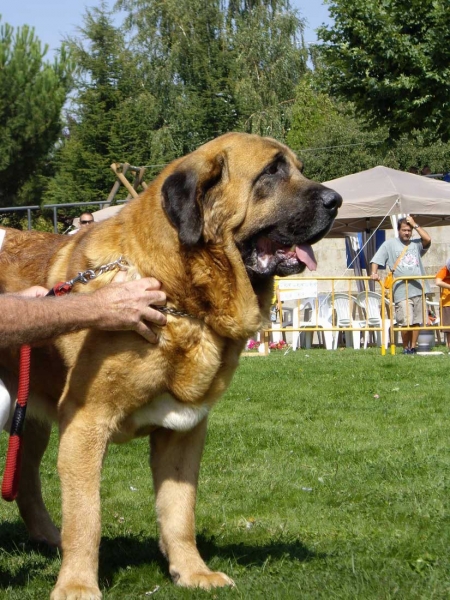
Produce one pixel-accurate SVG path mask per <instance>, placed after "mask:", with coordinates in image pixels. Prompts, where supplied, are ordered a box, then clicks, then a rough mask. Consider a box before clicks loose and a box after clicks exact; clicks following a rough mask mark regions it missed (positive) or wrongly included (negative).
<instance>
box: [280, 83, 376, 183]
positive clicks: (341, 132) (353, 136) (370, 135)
mask: <svg viewBox="0 0 450 600" xmlns="http://www.w3.org/2000/svg"><path fill="white" fill-rule="evenodd" d="M314 81H315V77H313V76H306V77H304V78H303V79H302V81H301V83H300V85H299V86H298V88H297V91H296V97H295V103H294V106H293V108H292V124H291V129H290V131H289V133H288V135H287V143H288V145H289V146H290V147H291V148H292V149H293V150H294V151H295V152H297V154H298V155H299V156H300V158H301V159H302V161H303V162H304V169H305V171H304V172H305V175H306V176H307V177H309V178H310V179H317V180H318V181H327V180H330V179H335V178H336V177H343V176H344V175H348V174H349V173H355V172H358V171H363V170H365V169H369V168H371V167H374V166H376V165H377V164H384V163H383V160H384V156H385V141H386V137H387V131H386V130H382V129H380V128H378V129H375V130H374V131H370V132H368V131H367V130H366V129H365V124H364V122H363V121H361V119H359V118H358V117H357V116H356V115H355V112H354V108H353V106H352V105H351V104H350V103H343V102H337V101H335V100H333V99H332V98H330V96H328V95H327V94H324V93H322V92H319V91H317V90H316V89H315V85H314Z"/></svg>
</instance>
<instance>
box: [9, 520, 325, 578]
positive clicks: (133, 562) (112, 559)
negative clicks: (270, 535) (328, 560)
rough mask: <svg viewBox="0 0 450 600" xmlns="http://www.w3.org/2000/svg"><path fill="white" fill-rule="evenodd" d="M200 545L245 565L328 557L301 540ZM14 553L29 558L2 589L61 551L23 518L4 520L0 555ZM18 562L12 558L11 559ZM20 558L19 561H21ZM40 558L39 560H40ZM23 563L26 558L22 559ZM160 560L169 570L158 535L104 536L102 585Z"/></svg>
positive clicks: (208, 540)
mask: <svg viewBox="0 0 450 600" xmlns="http://www.w3.org/2000/svg"><path fill="white" fill-rule="evenodd" d="M197 545H198V548H199V551H200V554H201V556H202V558H203V559H204V560H205V562H206V563H209V562H210V561H211V560H213V559H214V558H220V559H222V560H226V561H231V562H234V563H236V564H238V565H241V566H254V567H259V566H262V565H263V564H264V563H265V562H266V561H267V558H268V557H270V558H271V559H273V560H277V559H280V560H281V559H286V558H288V559H290V560H292V561H299V562H307V561H310V560H313V559H314V558H319V559H322V558H325V557H326V555H325V554H323V553H316V552H313V551H312V550H310V549H309V548H307V547H306V546H305V545H304V544H302V543H301V542H300V541H299V540H292V541H289V542H286V541H283V540H276V541H272V542H270V543H266V544H264V543H261V544H258V545H252V544H249V543H239V544H223V543H220V544H218V543H216V540H215V538H214V537H206V536H205V535H201V534H200V535H198V536H197ZM32 552H33V553H35V554H37V555H39V556H40V557H41V559H42V560H40V561H36V560H33V559H32V558H31V557H30V554H31V553H32ZM5 553H6V554H7V555H10V557H11V559H12V558H13V557H14V556H16V557H20V556H21V555H25V556H26V558H25V560H24V561H23V562H24V564H21V565H20V567H18V566H17V564H15V565H13V566H12V567H11V569H8V570H5V568H4V566H3V569H1V570H0V590H1V589H5V588H7V587H8V586H14V587H21V586H26V585H28V584H29V581H30V562H32V563H33V566H32V570H33V571H34V573H37V572H38V571H39V570H40V568H41V569H42V570H44V569H45V563H46V562H50V561H53V560H55V559H57V558H58V556H59V553H58V551H57V550H55V549H54V548H50V547H48V546H47V545H45V544H36V543H32V542H30V541H29V540H28V538H27V532H26V530H25V527H24V526H23V524H22V523H21V522H20V521H17V522H14V523H3V524H0V555H1V554H5ZM28 559H29V560H28ZM10 562H11V563H14V561H13V560H8V563H10ZM18 562H19V561H18ZM36 562H37V563H38V564H36ZM20 563H22V561H20ZM150 563H153V564H157V565H158V567H159V568H160V569H161V572H162V573H165V574H166V575H167V577H169V574H168V564H167V561H166V559H165V558H164V557H163V555H162V554H161V552H160V550H159V547H158V542H157V540H155V539H154V538H148V539H142V538H141V537H136V536H132V535H130V536H117V537H114V538H110V537H108V538H102V541H101V546H100V569H99V579H100V585H101V586H102V585H106V586H107V587H108V586H109V585H110V582H111V581H113V579H114V575H115V573H116V572H118V571H120V570H122V569H124V568H127V567H138V566H141V565H146V564H150Z"/></svg>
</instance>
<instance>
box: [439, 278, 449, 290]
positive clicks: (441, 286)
mask: <svg viewBox="0 0 450 600" xmlns="http://www.w3.org/2000/svg"><path fill="white" fill-rule="evenodd" d="M436 285H437V286H438V287H440V288H442V289H444V290H450V284H448V283H445V281H443V280H442V279H436Z"/></svg>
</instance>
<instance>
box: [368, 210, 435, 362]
mask: <svg viewBox="0 0 450 600" xmlns="http://www.w3.org/2000/svg"><path fill="white" fill-rule="evenodd" d="M397 229H398V238H391V239H389V240H386V241H385V242H384V244H382V245H381V246H380V248H379V249H378V251H377V252H376V254H375V256H374V257H373V258H372V260H371V263H370V264H371V278H372V279H375V280H377V281H379V280H380V276H379V275H378V268H379V267H381V268H385V267H386V265H387V266H388V267H389V268H390V269H391V271H394V272H393V275H394V278H397V277H421V276H423V275H425V271H424V269H423V265H422V256H423V255H424V254H425V253H426V252H427V251H428V249H429V248H430V246H431V238H430V236H429V235H428V233H427V232H426V231H425V230H424V229H423V228H422V227H420V225H417V223H416V222H415V221H414V219H413V217H411V216H409V215H408V216H407V217H406V218H405V219H399V221H398V224H397ZM413 230H415V231H417V233H418V234H419V236H420V237H419V238H418V239H414V240H413V239H411V237H412V233H413ZM399 257H400V260H398V259H399ZM396 263H397V264H396ZM394 267H395V270H394ZM425 285H426V284H425ZM428 292H429V290H428V288H427V287H426V289H425V293H428ZM393 294H394V304H395V319H396V321H397V325H399V326H401V327H406V326H410V327H419V326H420V325H423V301H422V298H423V289H422V282H421V281H420V280H419V279H417V280H408V281H404V280H400V281H397V282H395V283H394V289H393ZM401 333H402V343H403V354H415V353H416V345H417V338H418V337H419V330H418V329H415V330H405V331H402V332H401Z"/></svg>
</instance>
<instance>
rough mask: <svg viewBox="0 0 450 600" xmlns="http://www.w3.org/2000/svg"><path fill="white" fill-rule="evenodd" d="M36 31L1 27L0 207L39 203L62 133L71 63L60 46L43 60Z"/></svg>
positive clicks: (42, 50) (42, 49)
mask: <svg viewBox="0 0 450 600" xmlns="http://www.w3.org/2000/svg"><path fill="white" fill-rule="evenodd" d="M47 49H48V48H47V46H44V48H42V46H41V42H40V41H39V39H38V38H36V37H35V34H34V29H32V28H29V27H28V26H24V27H22V28H18V29H17V31H16V32H15V33H14V28H13V27H11V26H10V25H8V24H7V23H5V24H1V25H0V205H1V206H8V205H9V206H11V205H15V204H25V203H26V204H33V203H38V202H40V192H41V191H42V186H43V180H44V175H45V174H46V172H47V170H48V162H47V159H48V158H49V153H51V151H52V147H53V145H54V144H55V142H56V141H57V139H58V135H59V134H60V132H61V119H60V116H61V109H62V107H63V105H64V102H65V101H66V98H67V94H68V92H69V90H70V88H71V85H72V72H73V63H72V61H71V59H70V55H69V54H68V53H67V51H66V48H65V47H64V46H62V48H61V49H60V51H59V53H58V55H57V58H56V59H55V60H54V62H53V64H50V63H48V62H45V61H44V57H45V55H46V53H47Z"/></svg>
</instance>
